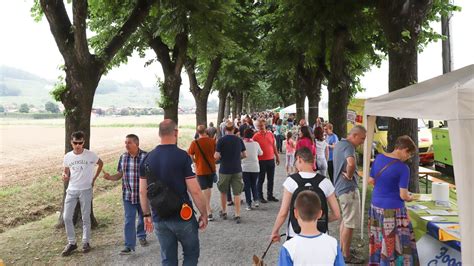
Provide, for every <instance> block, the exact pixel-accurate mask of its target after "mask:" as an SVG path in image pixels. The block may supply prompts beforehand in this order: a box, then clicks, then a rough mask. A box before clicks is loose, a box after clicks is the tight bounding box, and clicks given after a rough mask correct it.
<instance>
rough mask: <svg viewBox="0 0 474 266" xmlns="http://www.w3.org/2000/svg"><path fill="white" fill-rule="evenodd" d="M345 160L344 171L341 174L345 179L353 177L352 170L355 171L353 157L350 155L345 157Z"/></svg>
mask: <svg viewBox="0 0 474 266" xmlns="http://www.w3.org/2000/svg"><path fill="white" fill-rule="evenodd" d="M346 161H347V166H346V171H345V173H343V174H345V177H346V178H347V179H349V180H352V178H354V172H355V169H356V162H355V159H354V157H352V156H350V157H347V158H346Z"/></svg>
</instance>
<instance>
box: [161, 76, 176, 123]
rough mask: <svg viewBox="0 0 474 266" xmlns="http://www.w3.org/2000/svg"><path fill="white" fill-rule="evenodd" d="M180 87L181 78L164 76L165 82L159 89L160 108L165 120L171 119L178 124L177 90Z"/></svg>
mask: <svg viewBox="0 0 474 266" xmlns="http://www.w3.org/2000/svg"><path fill="white" fill-rule="evenodd" d="M180 87H181V76H180V75H174V74H168V75H165V82H164V83H163V85H162V88H161V102H160V106H161V108H163V110H164V112H165V115H164V118H165V119H171V120H173V121H174V122H176V124H178V103H179V88H180Z"/></svg>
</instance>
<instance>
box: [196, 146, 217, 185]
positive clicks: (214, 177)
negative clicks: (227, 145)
mask: <svg viewBox="0 0 474 266" xmlns="http://www.w3.org/2000/svg"><path fill="white" fill-rule="evenodd" d="M195 142H196V145H197V147H198V149H199V152H200V153H201V155H202V157H204V161H206V163H207V166H208V167H209V170H211V172H212V181H213V182H214V183H217V175H216V173H215V172H214V171H213V170H212V166H211V163H209V161H208V160H207V157H206V155H205V154H204V152H203V151H202V149H201V145H199V142H198V141H197V140H195Z"/></svg>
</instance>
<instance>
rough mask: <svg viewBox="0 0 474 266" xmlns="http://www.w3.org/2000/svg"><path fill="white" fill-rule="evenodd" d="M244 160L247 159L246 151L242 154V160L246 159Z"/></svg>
mask: <svg viewBox="0 0 474 266" xmlns="http://www.w3.org/2000/svg"><path fill="white" fill-rule="evenodd" d="M244 158H247V152H246V151H243V152H241V153H240V159H244Z"/></svg>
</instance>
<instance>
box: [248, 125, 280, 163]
mask: <svg viewBox="0 0 474 266" xmlns="http://www.w3.org/2000/svg"><path fill="white" fill-rule="evenodd" d="M253 140H255V141H256V142H258V144H259V145H260V148H262V151H263V155H262V156H258V160H259V161H266V160H273V159H274V158H275V151H274V150H273V147H274V145H275V137H274V136H273V133H272V132H269V131H264V132H263V133H262V131H258V132H257V133H255V135H253Z"/></svg>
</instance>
